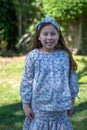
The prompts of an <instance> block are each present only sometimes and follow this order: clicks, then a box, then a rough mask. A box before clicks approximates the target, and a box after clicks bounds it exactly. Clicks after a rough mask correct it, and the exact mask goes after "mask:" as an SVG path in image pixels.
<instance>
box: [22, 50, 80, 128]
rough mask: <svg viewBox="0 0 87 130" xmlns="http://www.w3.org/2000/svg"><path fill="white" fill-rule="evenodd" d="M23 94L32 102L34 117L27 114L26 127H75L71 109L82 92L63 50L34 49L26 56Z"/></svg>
mask: <svg viewBox="0 0 87 130" xmlns="http://www.w3.org/2000/svg"><path fill="white" fill-rule="evenodd" d="M20 94H21V97H22V102H23V103H29V104H30V105H31V108H32V110H33V112H34V119H32V120H30V119H29V118H27V117H26V119H25V122H24V128H23V130H72V129H73V128H72V124H71V122H70V119H69V117H68V114H67V110H70V109H72V99H74V98H75V97H76V96H77V95H78V78H77V74H76V72H75V71H74V72H72V73H70V72H69V57H68V54H67V53H66V52H65V51H63V50H61V49H60V50H56V51H53V52H50V53H45V52H42V51H41V50H39V49H34V50H32V51H31V52H29V54H28V55H27V57H26V61H25V67H24V72H23V76H22V81H21V87H20Z"/></svg>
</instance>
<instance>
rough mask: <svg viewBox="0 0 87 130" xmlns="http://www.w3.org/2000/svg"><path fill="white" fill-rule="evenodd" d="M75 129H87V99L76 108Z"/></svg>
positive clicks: (74, 113)
mask: <svg viewBox="0 0 87 130" xmlns="http://www.w3.org/2000/svg"><path fill="white" fill-rule="evenodd" d="M73 115H74V116H75V119H74V120H73V121H72V122H73V126H74V130H87V101H86V102H84V103H81V104H79V105H78V106H76V107H75V108H74V112H73Z"/></svg>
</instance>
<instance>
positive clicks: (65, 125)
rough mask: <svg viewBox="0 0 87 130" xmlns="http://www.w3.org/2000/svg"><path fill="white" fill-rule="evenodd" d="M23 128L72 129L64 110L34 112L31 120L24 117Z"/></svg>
mask: <svg viewBox="0 0 87 130" xmlns="http://www.w3.org/2000/svg"><path fill="white" fill-rule="evenodd" d="M23 130H73V128H72V123H71V121H70V119H69V117H68V115H67V113H66V112H60V113H59V112H56V113H54V112H51V113H46V114H45V113H44V112H43V113H36V114H35V117H34V119H33V120H30V119H29V118H27V117H26V119H25V122H24V128H23Z"/></svg>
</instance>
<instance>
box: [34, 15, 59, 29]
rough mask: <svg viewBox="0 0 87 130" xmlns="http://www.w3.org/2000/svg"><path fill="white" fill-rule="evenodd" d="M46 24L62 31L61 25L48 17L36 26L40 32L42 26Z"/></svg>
mask: <svg viewBox="0 0 87 130" xmlns="http://www.w3.org/2000/svg"><path fill="white" fill-rule="evenodd" d="M44 23H50V24H52V25H54V26H55V27H56V28H57V29H58V30H60V25H59V24H58V23H57V22H55V21H54V20H53V19H52V17H50V16H48V17H46V18H44V19H43V20H42V21H41V22H39V23H38V24H37V25H36V28H37V29H38V30H40V28H41V26H42V25H43V24H44Z"/></svg>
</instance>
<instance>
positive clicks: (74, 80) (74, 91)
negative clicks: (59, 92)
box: [68, 71, 79, 116]
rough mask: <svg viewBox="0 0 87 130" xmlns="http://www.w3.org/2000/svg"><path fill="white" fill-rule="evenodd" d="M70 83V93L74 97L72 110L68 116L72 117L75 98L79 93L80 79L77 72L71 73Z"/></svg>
mask: <svg viewBox="0 0 87 130" xmlns="http://www.w3.org/2000/svg"><path fill="white" fill-rule="evenodd" d="M69 82H70V91H71V97H72V109H71V110H68V115H69V116H70V115H71V114H72V110H73V107H74V103H75V98H76V97H77V96H78V92H79V84H78V77H77V74H76V72H75V71H74V72H71V73H70V77H69Z"/></svg>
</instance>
